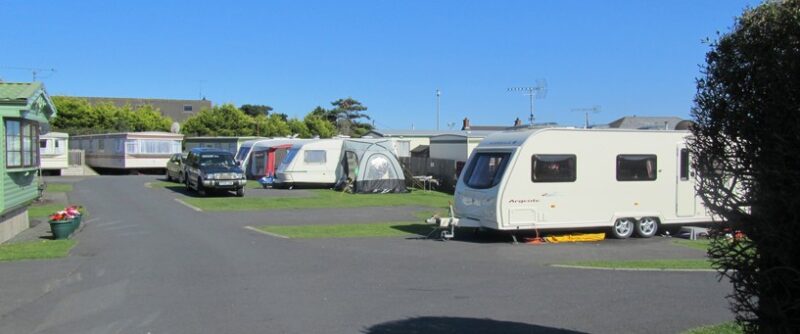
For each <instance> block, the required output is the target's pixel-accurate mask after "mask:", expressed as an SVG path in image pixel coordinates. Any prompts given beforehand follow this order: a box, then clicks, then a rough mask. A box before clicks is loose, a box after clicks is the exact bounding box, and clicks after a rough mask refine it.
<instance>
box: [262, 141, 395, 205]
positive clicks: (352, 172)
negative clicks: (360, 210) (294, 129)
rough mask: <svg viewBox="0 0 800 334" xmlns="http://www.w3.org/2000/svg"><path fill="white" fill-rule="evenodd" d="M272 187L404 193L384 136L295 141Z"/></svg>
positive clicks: (279, 168) (277, 171)
mask: <svg viewBox="0 0 800 334" xmlns="http://www.w3.org/2000/svg"><path fill="white" fill-rule="evenodd" d="M275 175H276V177H275V186H277V187H283V188H293V187H317V188H325V187H334V186H337V185H338V186H340V187H351V189H352V190H353V191H354V192H359V193H366V192H404V191H406V188H405V177H404V175H403V171H402V168H401V167H400V163H399V162H398V161H397V154H396V152H395V151H394V144H393V143H392V142H391V141H390V140H386V139H349V138H348V139H341V138H335V139H321V140H317V141H312V142H303V143H297V144H294V145H293V146H292V147H291V148H290V149H289V150H288V151H287V153H286V157H285V158H284V159H283V162H281V164H280V166H279V167H278V169H277V170H276V173H275Z"/></svg>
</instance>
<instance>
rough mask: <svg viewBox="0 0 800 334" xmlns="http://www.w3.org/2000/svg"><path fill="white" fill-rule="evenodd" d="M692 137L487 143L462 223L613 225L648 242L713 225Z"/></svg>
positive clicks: (602, 134) (471, 175) (580, 134)
mask: <svg viewBox="0 0 800 334" xmlns="http://www.w3.org/2000/svg"><path fill="white" fill-rule="evenodd" d="M689 136H690V133H689V132H687V131H642V130H611V129H610V130H592V129H590V130H583V129H558V128H550V129H540V130H528V131H517V132H502V133H497V134H494V135H491V136H489V137H487V138H486V139H484V140H483V141H482V142H481V143H480V145H478V147H477V148H476V149H475V150H474V152H473V153H472V156H471V157H470V159H469V161H468V162H467V166H466V168H465V169H464V172H463V173H462V175H461V177H460V178H459V180H458V184H457V186H456V190H455V204H454V217H453V218H452V219H451V221H450V223H452V224H454V225H458V226H469V227H482V228H489V229H495V230H507V231H514V230H532V229H538V230H547V229H580V228H593V229H596V228H608V229H610V231H611V233H610V234H611V236H614V237H617V238H627V237H628V236H630V235H632V234H636V235H637V236H640V237H650V236H653V235H655V234H656V232H657V231H658V230H659V228H664V229H672V228H676V227H679V226H680V225H683V224H698V223H707V222H711V217H710V214H709V213H708V212H707V210H706V208H705V207H704V206H703V204H702V202H701V201H700V200H699V198H698V196H697V195H696V193H695V190H694V189H695V179H694V172H693V171H692V168H691V163H690V159H691V157H690V156H689V153H688V150H687V149H686V141H687V138H688V137H689Z"/></svg>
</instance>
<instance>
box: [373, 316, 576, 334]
mask: <svg viewBox="0 0 800 334" xmlns="http://www.w3.org/2000/svg"><path fill="white" fill-rule="evenodd" d="M362 333H365V334H390V333H433V334H447V333H453V334H456V333H458V334H485V333H506V334H522V333H525V334H578V333H582V332H576V331H572V330H567V329H560V328H552V327H545V326H538V325H529V324H525V323H521V322H513V321H499V320H492V319H475V318H462V317H415V318H408V319H405V320H397V321H390V322H384V323H381V324H377V325H373V326H371V327H369V328H366V329H364V330H362Z"/></svg>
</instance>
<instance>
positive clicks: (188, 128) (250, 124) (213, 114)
mask: <svg viewBox="0 0 800 334" xmlns="http://www.w3.org/2000/svg"><path fill="white" fill-rule="evenodd" d="M258 117H265V116H263V115H260V116H258ZM265 118H266V117H265ZM254 122H255V120H254V119H253V117H250V116H247V114H245V113H244V112H243V111H241V110H240V109H239V108H236V107H234V106H233V105H232V104H224V105H221V106H214V107H213V108H211V109H205V110H202V111H200V112H199V113H197V114H195V115H193V116H191V117H189V118H188V119H187V120H186V121H185V122H184V123H183V128H182V129H181V132H182V133H183V134H185V135H187V136H252V135H253V134H254V131H253V129H254V128H255V124H254Z"/></svg>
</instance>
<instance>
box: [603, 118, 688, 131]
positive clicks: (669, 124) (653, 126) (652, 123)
mask: <svg viewBox="0 0 800 334" xmlns="http://www.w3.org/2000/svg"><path fill="white" fill-rule="evenodd" d="M681 121H683V119H681V118H680V117H674V116H663V117H662V116H635V115H634V116H625V117H622V118H620V119H618V120H616V121H613V122H611V123H608V125H595V126H593V127H592V128H595V129H603V128H611V129H639V130H675V126H676V125H678V123H680V122H681Z"/></svg>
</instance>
